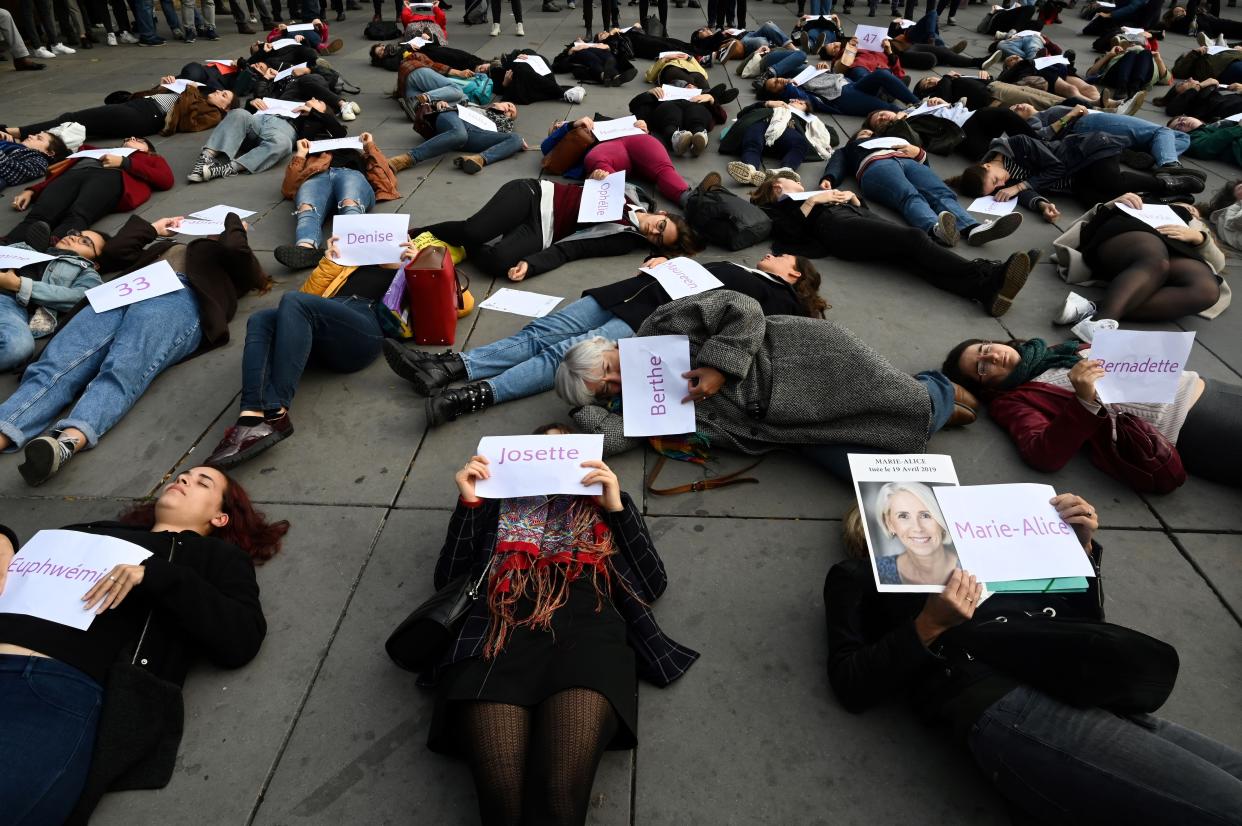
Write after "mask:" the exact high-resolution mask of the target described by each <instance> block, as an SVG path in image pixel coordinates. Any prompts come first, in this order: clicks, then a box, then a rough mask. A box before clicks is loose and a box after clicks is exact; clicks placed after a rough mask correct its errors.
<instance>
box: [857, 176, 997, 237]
mask: <svg viewBox="0 0 1242 826" xmlns="http://www.w3.org/2000/svg"><path fill="white" fill-rule="evenodd" d="M860 183H861V185H862V191H863V194H864V195H866V196H867V197H868V198H870V199H871V200H873V201H876V202H878V203H881V204H884V206H886V207H890V208H892V209H895V210H897V211H898V212H900V213H901V217H902V218H904V219H905V221H906V223H907V224H909V225H910V226H912V227H918V228H919V229H921V230H923V231H924V232H926V231H928V230H930V229H931V228H932V227H934V226H935V225H936V216H937V215H938V214H939V213H940V212H943V211H945V210H948V211H949V212H952V213H953V215H954V217H955V218H957V225H958V228H959V229H962V230H967V229H969V228H971V227H973V226H975V225H976V224H978V223H979V222H978V221H976V220H975V219H974V218H972V217H970V213H969V212H967V211H966V210H964V209H962V205H961V204H959V203H958V202H957V195H955V194H954V193H953V190H951V189H949V186H948V184H946V183H945V182H944V181H942V180H940V176H939V175H937V174H936V173H935V172H933V171H932V170H931V169H929V168H928V167H926V166H924V165H923V164H921V163H919V162H918V161H916V160H914V159H913V158H886V159H884V160H879V161H874V162H872V163H871V164H870V165H869V166H868V167H867V169H866V171H865V172H864V173H863V176H862V181H861V182H860Z"/></svg>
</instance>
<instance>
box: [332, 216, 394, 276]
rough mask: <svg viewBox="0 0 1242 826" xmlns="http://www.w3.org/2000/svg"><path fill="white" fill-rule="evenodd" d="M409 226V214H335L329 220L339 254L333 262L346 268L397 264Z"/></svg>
mask: <svg viewBox="0 0 1242 826" xmlns="http://www.w3.org/2000/svg"><path fill="white" fill-rule="evenodd" d="M409 226H410V217H409V216H408V215H384V214H376V215H337V216H336V217H334V218H333V219H332V234H333V235H335V236H336V237H337V239H338V240H337V249H338V250H339V251H340V253H341V254H340V257H338V258H337V259H336V262H337V263H338V264H344V265H345V266H347V267H358V266H363V265H365V264H397V263H400V261H401V251H402V245H403V244H405V242H406V240H407V239H408V237H409V235H408V230H409Z"/></svg>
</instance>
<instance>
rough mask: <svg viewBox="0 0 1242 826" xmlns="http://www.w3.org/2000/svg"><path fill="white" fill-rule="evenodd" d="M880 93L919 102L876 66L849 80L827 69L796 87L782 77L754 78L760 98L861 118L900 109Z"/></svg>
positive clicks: (894, 79) (902, 100) (909, 102)
mask: <svg viewBox="0 0 1242 826" xmlns="http://www.w3.org/2000/svg"><path fill="white" fill-rule="evenodd" d="M880 92H883V93H885V94H886V95H888V96H890V97H891V98H893V99H894V100H898V101H901V102H902V103H904V104H915V103H918V102H919V99H918V98H916V97H915V96H914V95H913V94H911V92H910V90H909V89H907V88H906V85H905V84H904V83H902V82H901V81H900V80H898V79H897V78H896V77H894V76H893V74H892V73H891V72H889V71H888V70H887V69H877V70H875V71H874V72H871V73H869V74H868V75H867V76H866V77H864V78H863V79H862V80H858V81H851V80H849V79H848V78H846V77H845V75H842V74H834V73H832V72H826V73H824V74H822V75H817V76H815V77H813V78H811V79H810V80H808V81H806V82H805V83H803V84H802V85H800V86H795V85H794V84H793V83H792V82H791V81H790V80H789V78H783V77H773V78H767V79H765V80H762V81H756V85H755V96H756V97H758V98H759V100H783V101H785V102H787V103H788V102H790V101H793V100H803V101H806V102H807V103H808V104H810V106H811V108H812V109H813V110H814V111H816V112H824V113H825V114H829V115H857V116H858V117H864V116H866V115H867V114H869V113H871V112H874V111H875V110H877V109H889V110H892V111H894V112H898V111H900V110H901V109H902V108H903V107H902V106H899V105H897V104H896V103H891V102H889V101H887V100H884V99H883V98H880V97H877V94H878V93H880Z"/></svg>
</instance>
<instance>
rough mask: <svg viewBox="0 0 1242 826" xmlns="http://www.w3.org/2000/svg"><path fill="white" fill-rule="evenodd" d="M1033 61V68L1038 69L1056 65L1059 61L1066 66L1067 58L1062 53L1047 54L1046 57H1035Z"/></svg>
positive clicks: (1067, 63)
mask: <svg viewBox="0 0 1242 826" xmlns="http://www.w3.org/2000/svg"><path fill="white" fill-rule="evenodd" d="M1033 62H1034V64H1035V70H1036V71H1039V70H1040V69H1047V68H1048V67H1049V66H1056V65H1059V64H1061V63H1064V64H1065V65H1066V66H1068V65H1069V58H1067V57H1065V56H1064V55H1059V54H1057V55H1049V56H1048V57H1037V58H1035V60H1034V61H1033Z"/></svg>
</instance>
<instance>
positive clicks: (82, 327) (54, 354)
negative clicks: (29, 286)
mask: <svg viewBox="0 0 1242 826" xmlns="http://www.w3.org/2000/svg"><path fill="white" fill-rule="evenodd" d="M181 280H182V283H184V282H185V279H184V278H182V279H181ZM201 341H202V332H201V331H200V329H199V318H198V299H196V298H195V297H194V291H193V290H191V289H190V288H189V287H188V286H187V287H186V288H185V289H183V290H177V291H176V292H171V293H167V294H165V295H161V296H156V297H155V298H148V299H147V300H145V301H139V302H138V303H136V304H130V305H128V306H126V307H118V308H117V309H115V310H108V311H107V312H106V313H97V312H95V311H94V310H92V309H91V308H90V307H86V308H85V309H83V310H82V311H81V312H80V313H78V314H77V315H75V316H74V317H73V318H72V319H70V320H69V323H68V324H66V325H65V326H64V327H62V328H61V329H60V331H59V332H57V333H56V335H55V336H53V337H52V340H51V342H49V343H48V345H47V349H45V350H44V351H43V355H41V356H40V357H39V360H38V361H36V362H35V363H34V364H32V365H30V366H29V367H27V368H26V373H25V375H23V376H22V383H21V384H19V385H18V386H17V389H16V390H14V391H13V395H11V396H9V398H8V399H7V400H6V401H5V402H4V404H0V433H3V434H4V435H5V436H8V437H9V440H10V441H12V442H13V447H12V448H11V449H17V448H20V447H21V446H22V445H24V444H25V443H26V442H28V441H29V440H30V439H32V438H34V437H35V436H38V435H39V434H40V433H42V432H43V431H45V430H47V429H48V427H49V426H51V425H52V422H53V421H54V420H55V417H56V414H58V413H59V412H60V411H61V410H63V409H64V408H65V407H67V406H68V405H69V404H70V403H71V402H73V400H74V399H75V398H78V394H79V393H81V398H78V401H77V403H76V404H74V405H73V409H72V410H70V411H69V416H68V418H64V419H61V420H59V421H57V422H56V424H55V429H56V430H64V429H65V428H67V427H75V428H77V429H78V430H80V431H82V433H84V434H85V435H86V443H87V446H88V447H94V446H95V445H96V444H97V443H98V442H99V439H100V437H102V436H103V435H104V434H105V433H107V432H108V431H109V430H111V429H112V428H113V426H115V425H116V423H117V422H119V421H120V420H121V417H122V416H124V415H125V414H126V413H128V412H129V409H130V408H131V407H133V406H134V403H135V402H136V401H138V399H139V398H140V397H141V396H142V394H143V393H144V392H145V391H146V389H147V387H148V386H149V385H150V384H151V382H152V381H154V380H155V377H156V376H158V375H159V374H160V373H162V372H163V371H164V370H166V369H167V368H169V367H171V366H172V365H174V364H176V363H177V362H179V361H181V360H182V359H184V358H187V357H189V356H191V355H193V353H194V351H195V350H197V349H198V345H199V343H200V342H201Z"/></svg>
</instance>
